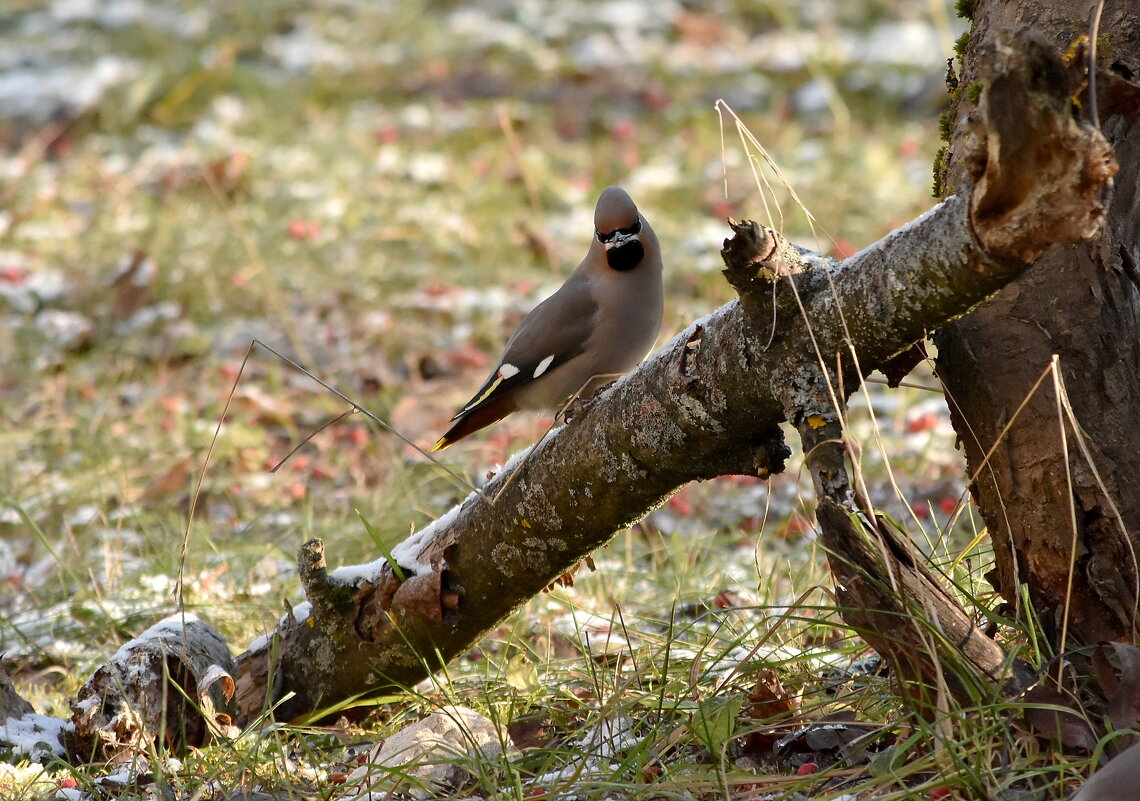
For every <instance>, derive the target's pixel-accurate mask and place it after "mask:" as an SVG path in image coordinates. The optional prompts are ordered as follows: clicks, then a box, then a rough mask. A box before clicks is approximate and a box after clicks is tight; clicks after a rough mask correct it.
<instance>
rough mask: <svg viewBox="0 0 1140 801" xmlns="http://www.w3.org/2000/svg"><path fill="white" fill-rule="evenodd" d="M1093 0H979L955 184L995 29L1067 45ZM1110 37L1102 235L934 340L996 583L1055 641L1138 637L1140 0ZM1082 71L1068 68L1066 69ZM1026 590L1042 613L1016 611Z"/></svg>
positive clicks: (1113, 16)
mask: <svg viewBox="0 0 1140 801" xmlns="http://www.w3.org/2000/svg"><path fill="white" fill-rule="evenodd" d="M1092 5H1095V4H1092ZM1089 6H1090V3H1088V2H1083V1H1082V2H1076V1H1075V0H1022V1H1021V2H1007V0H979V2H978V3H977V6H976V8H975V11H974V17H973V29H972V31H971V33H970V44H969V47H968V48H967V50H966V52H965V56H964V64H963V74H962V75H961V76H960V86H959V88H958V90H957V91H956V93H955V94H956V103H955V106H954V108H953V110H952V122H953V125H952V137H951V141H950V147H949V151H948V159H947V162H946V164H947V170H946V175H945V180H944V185H945V186H946V187H948V188H947V190H946V191H947V192H948V193H949V192H952V191H954V190H953V187H955V186H959V185H961V184H962V183H963V182H964V180H965V176H966V173H967V171H968V169H969V163H968V162H969V157H968V156H967V155H966V152H967V150H968V149H969V147H970V144H969V140H970V138H971V137H972V136H973V135H974V133H973V131H974V127H975V126H974V123H973V122H972V116H973V115H976V113H977V107H976V105H975V104H974V103H973V102H971V100H970V98H971V97H972V96H973V93H972V92H971V91H970V87H971V82H972V81H975V80H976V79H978V77H979V75H980V74H981V71H982V68H981V66H980V64H979V54H980V53H982V52H983V51H984V49H985V48H986V47H987V46H988V45H989V44H990V43H992V41H993V40H994V35H995V32H996V31H1003V30H1005V31H1009V30H1016V29H1018V28H1020V27H1021V26H1023V25H1031V26H1033V27H1034V28H1036V29H1039V30H1041V31H1042V32H1043V33H1044V34H1045V36H1046V37H1047V38H1048V39H1049V40H1051V41H1052V42H1054V43H1055V44H1056V46H1057V47H1058V49H1060V50H1061V51H1065V50H1066V49H1067V48H1069V46H1070V45H1071V44H1073V43H1074V41H1075V40H1077V39H1078V37H1080V36H1081V35H1082V34H1083V33H1084V32H1085V30H1086V28H1087V17H1086V14H1087V13H1088V9H1089ZM1100 32H1101V36H1100V38H1099V40H1098V45H1099V50H1098V52H1097V54H1096V55H1097V63H1098V75H1097V78H1096V88H1097V101H1098V102H1097V103H1096V108H1097V109H1098V111H1099V123H1100V125H1101V126H1102V128H1103V131H1104V134H1105V136H1106V137H1107V139H1108V140H1109V142H1110V143H1111V144H1112V146H1113V147H1114V148H1115V151H1116V155H1117V159H1118V161H1119V164H1120V173H1119V174H1118V175H1117V177H1116V180H1115V188H1114V192H1113V194H1112V199H1111V204H1110V206H1109V210H1108V221H1107V225H1106V226H1105V228H1104V231H1103V233H1102V234H1101V235H1100V236H1099V237H1098V238H1097V239H1096V240H1094V241H1092V242H1090V243H1088V244H1061V245H1055V246H1053V247H1051V248H1050V249H1049V250H1048V251H1046V252H1045V253H1044V254H1043V255H1042V256H1041V257H1040V258H1039V259H1038V260H1037V262H1036V264H1035V265H1034V266H1033V267H1032V268H1030V269H1029V270H1028V271H1027V272H1025V273H1024V274H1022V275H1021V276H1020V277H1019V278H1018V279H1016V280H1015V281H1014V282H1012V283H1011V284H1009V285H1008V286H1007V287H1006V288H1005V289H1004V290H1002V291H1001V292H1000V293H999V294H998V296H997V297H996V298H995V299H994V300H993V301H991V302H990V303H988V304H986V305H985V306H983V307H982V308H980V309H978V310H976V311H975V312H974V313H973V314H970V315H968V316H966V317H963V318H961V319H960V320H958V321H956V322H954V323H953V324H951V325H948V326H946V327H944V328H942V329H941V330H940V331H939V332H938V333H937V334H936V335H935V337H934V341H935V343H936V344H937V346H938V362H937V363H938V374H939V376H940V377H941V379H942V381H943V384H944V385H945V387H946V393H947V400H948V402H949V405H950V410H951V416H952V420H953V423H954V427H955V429H956V430H957V432H958V435H959V438H960V441H961V443H962V446H963V447H964V449H965V453H966V459H967V464H968V467H969V474H970V477H971V478H972V479H973V483H972V484H971V491H972V492H973V495H974V498H975V500H976V502H977V503H978V506H979V508H980V510H981V514H982V517H983V519H984V521H985V523H986V526H987V527H988V529H989V532H990V535H991V538H992V541H993V544H994V551H995V557H996V569H995V570H994V571H993V572H992V573H991V574H990V576H989V578H990V580H991V582H992V583H993V584H994V586H995V588H996V589H997V590H998V591H999V592H1000V593H1001V594H1002V596H1003V597H1005V598H1006V599H1007V600H1008V601H1009V602H1010V603H1011V604H1013V605H1014V606H1015V608H1017V609H1018V612H1019V614H1021V615H1023V616H1026V615H1030V614H1033V615H1036V616H1038V618H1039V619H1040V620H1041V621H1042V622H1043V623H1044V624H1045V625H1046V626H1047V627H1048V628H1049V629H1050V630H1051V632H1052V634H1053V639H1054V642H1055V643H1056V644H1058V645H1061V644H1062V643H1061V639H1062V636H1063V635H1064V634H1065V633H1066V632H1067V638H1068V639H1067V641H1066V644H1073V643H1092V642H1096V641H1100V640H1111V639H1117V638H1120V637H1126V638H1129V639H1130V640H1135V639H1136V627H1137V607H1138V601H1140V597H1138V588H1140V584H1138V580H1137V576H1138V571H1137V552H1138V551H1140V480H1137V477H1138V476H1140V438H1138V436H1137V433H1136V431H1137V428H1136V427H1137V421H1140V271H1138V265H1140V182H1138V178H1140V90H1138V85H1137V76H1140V13H1138V6H1137V5H1136V4H1135V3H1128V2H1111V1H1110V2H1108V3H1107V4H1106V5H1105V8H1104V16H1103V19H1102V21H1101V27H1100ZM1086 63H1087V59H1086ZM1081 67H1082V64H1081V63H1080V61H1079V60H1078V61H1077V62H1076V63H1071V64H1070V65H1069V67H1068V70H1069V74H1070V75H1072V74H1074V73H1075V72H1080V70H1081ZM1092 108H1093V104H1092V103H1091V102H1090V97H1089V95H1088V93H1087V92H1086V93H1085V94H1083V95H1082V96H1081V97H1080V103H1079V112H1078V113H1080V114H1081V115H1082V116H1084V117H1086V118H1087V115H1088V114H1089V113H1091V110H1092ZM1020 112H1021V109H1020V108H1016V107H1015V113H1020ZM1055 355H1056V356H1057V357H1058V358H1057V361H1056V362H1055V364H1056V365H1057V367H1058V368H1059V369H1058V370H1057V371H1056V373H1055V374H1054V373H1050V369H1051V366H1052V365H1053V364H1054V361H1053V359H1054V356H1055ZM1043 376H1044V380H1041V379H1042V377H1043ZM1039 381H1040V383H1038V382H1039ZM1059 388H1060V390H1061V392H1060V397H1059V393H1058V389H1059ZM1069 407H1071V414H1072V419H1071V418H1070V416H1069V415H1070V412H1069ZM1074 419H1075V425H1074ZM1022 587H1025V588H1027V589H1028V597H1029V599H1030V601H1031V604H1032V609H1026V608H1021V607H1020V605H1019V598H1021V594H1020V590H1021V588H1022Z"/></svg>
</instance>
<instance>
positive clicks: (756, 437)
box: [238, 73, 1111, 718]
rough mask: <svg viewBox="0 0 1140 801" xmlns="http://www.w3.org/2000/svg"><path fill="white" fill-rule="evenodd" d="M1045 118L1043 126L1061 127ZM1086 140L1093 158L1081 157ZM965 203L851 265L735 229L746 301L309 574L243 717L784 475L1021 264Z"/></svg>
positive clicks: (459, 627) (1092, 140)
mask: <svg viewBox="0 0 1140 801" xmlns="http://www.w3.org/2000/svg"><path fill="white" fill-rule="evenodd" d="M1001 74H1002V75H1005V74H1006V73H1001ZM1034 88H1035V89H1036V88H1037V87H1034ZM1056 107H1057V104H1054V105H1053V106H1052V108H1054V109H1055V108H1056ZM1061 113H1067V112H1066V111H1064V110H1063V111H1062V112H1061ZM1054 123H1056V121H1055V120H1054V121H1051V123H1050V126H1052V127H1050V126H1044V134H1043V135H1047V134H1048V131H1050V130H1058V129H1064V130H1066V131H1067V130H1068V129H1067V128H1066V127H1065V126H1061V125H1060V124H1059V123H1056V124H1054ZM985 124H986V120H985V119H983V120H981V121H980V126H981V127H980V130H981V131H983V133H984V129H985ZM1081 130H1082V137H1083V138H1074V137H1059V138H1058V141H1057V142H1055V146H1056V147H1057V148H1062V147H1063V148H1067V149H1069V150H1071V151H1073V153H1072V158H1074V159H1076V160H1078V161H1079V162H1080V163H1082V164H1089V163H1091V164H1094V165H1096V164H1101V165H1103V164H1104V163H1105V159H1104V158H1103V153H1104V152H1105V151H1104V148H1103V146H1101V145H1100V144H1099V143H1100V142H1102V141H1103V140H1098V139H1097V137H1098V136H1099V135H1098V134H1096V132H1095V131H1087V130H1086V129H1081ZM991 135H997V136H1002V135H1003V134H1002V132H1001V131H1000V130H997V131H994V132H993V133H992V134H991ZM984 141H989V140H988V139H984ZM1095 147H1100V148H1101V150H1100V151H1098V155H1097V157H1096V158H1090V157H1089V151H1090V148H1095ZM979 153H984V154H985V155H984V157H983V156H981V155H979V157H978V161H979V164H980V165H982V166H983V167H984V168H986V169H987V170H988V169H989V166H990V161H987V159H988V160H991V161H992V160H993V159H997V160H998V162H999V163H1002V162H1001V160H1002V159H1005V158H1007V157H1008V153H1007V151H1006V150H1004V149H1001V148H997V149H994V150H993V152H992V153H991V152H989V151H987V150H985V149H982V150H980V151H979ZM1011 168H1012V169H1015V170H1022V169H1025V160H1024V159H1020V160H1019V159H1017V158H1013V159H1012V161H1011ZM1106 172H1107V175H1105V174H1104V173H1106ZM1110 175H1111V171H1108V170H1105V169H1101V170H1100V171H1099V172H1098V171H1096V170H1080V171H1077V172H1076V173H1075V174H1074V172H1073V171H1072V170H1059V171H1051V172H1050V173H1049V176H1048V180H1049V181H1050V182H1051V188H1050V189H1049V191H1048V192H1045V193H1044V194H1042V193H1041V192H1038V191H1034V192H1031V193H1021V194H1020V195H1019V196H1020V197H1022V198H1025V199H1030V200H1031V201H1032V203H1033V204H1035V205H1037V206H1039V207H1040V206H1042V205H1044V206H1047V207H1050V208H1053V207H1056V206H1057V204H1060V203H1062V202H1064V203H1066V204H1068V207H1069V208H1070V209H1073V208H1074V207H1075V206H1076V205H1078V204H1080V203H1083V204H1084V208H1083V211H1082V212H1081V213H1082V214H1083V220H1085V221H1086V222H1087V221H1089V220H1095V219H1097V215H1098V213H1099V214H1102V213H1103V209H1100V211H1099V212H1098V208H1099V200H1098V198H1099V192H1093V193H1090V192H1087V191H1083V189H1082V188H1083V187H1084V186H1085V185H1086V184H1088V183H1089V182H1094V181H1095V180H1098V179H1099V180H1100V182H1101V184H1103V183H1104V181H1107V179H1108V177H1109V176H1110ZM1026 180H1029V181H1032V180H1033V177H1032V176H1030V177H1029V178H1027V179H1026ZM1073 180H1076V181H1077V182H1078V183H1080V185H1081V186H1080V187H1078V186H1074V185H1073V183H1072V181H1073ZM1066 181H1068V182H1066ZM991 183H992V182H991ZM1098 186H1099V185H1098ZM1008 202H1009V203H1013V201H1008ZM974 205H975V204H974V203H973V202H972V200H971V198H970V196H969V195H966V196H956V197H951V198H949V199H948V200H946V201H945V202H943V203H941V204H939V205H938V206H936V207H935V208H934V209H932V210H931V211H929V212H928V213H926V214H924V215H923V216H922V217H920V218H919V219H917V220H915V221H914V222H912V223H910V224H909V225H907V226H905V227H904V228H902V229H900V230H898V231H896V232H894V233H892V234H891V235H889V236H888V237H886V238H885V239H883V240H882V241H881V242H879V243H877V244H875V245H873V246H872V247H869V248H867V249H866V250H864V251H862V252H861V253H858V254H856V255H855V256H852V257H851V258H849V259H846V260H844V261H840V262H835V261H831V260H827V259H823V258H820V257H817V256H812V255H810V254H807V253H806V252H804V251H802V250H799V249H797V248H794V247H792V246H790V245H788V244H787V243H786V242H784V240H783V239H782V238H781V237H780V236H779V235H778V234H776V233H775V232H772V231H767V230H765V231H759V230H754V229H753V228H752V226H747V229H748V233H747V238H748V239H749V240H751V243H752V244H748V243H744V244H740V242H741V236H740V235H738V236H737V238H736V240H735V242H736V243H737V244H733V243H730V242H726V245H725V254H726V260H727V262H729V264H728V270H727V271H726V272H727V273H728V274H729V275H730V277H731V279H732V283H733V285H734V286H735V287H736V288H737V291H738V292H739V293H740V295H741V298H740V300H736V301H733V302H731V303H728V304H726V305H725V306H723V307H721V308H720V309H718V310H716V311H715V312H713V313H712V314H710V315H708V316H707V317H705V318H702V319H700V320H698V321H696V322H694V323H692V324H691V325H690V326H689V327H688V328H686V329H685V330H684V331H682V332H681V333H680V334H678V335H677V336H676V337H674V338H673V339H672V340H671V341H670V342H669V343H667V344H666V345H665V346H664V347H662V348H661V349H660V350H659V351H657V352H656V353H655V354H653V356H651V357H650V358H649V359H648V360H647V361H646V362H645V363H644V364H643V365H642V366H641V368H640V369H639V370H638V371H637V372H636V373H634V374H632V375H630V376H627V377H626V378H624V379H622V380H621V381H619V382H618V383H617V384H615V385H614V386H613V387H611V388H609V389H608V390H606V391H605V392H603V393H602V394H601V395H599V396H598V397H597V398H595V399H594V401H593V402H592V403H591V404H589V405H588V406H587V407H586V408H585V410H584V411H582V412H580V413H579V414H577V415H576V416H575V418H574V419H573V421H572V422H571V423H570V424H568V425H566V426H564V427H562V428H561V429H559V430H558V431H557V432H555V434H554V435H553V436H551V437H549V438H547V439H546V440H544V441H543V442H541V443H540V444H539V445H538V446H536V447H535V449H534V451H533V453H532V454H531V455H530V457H529V459H528V460H527V461H526V462H525V464H522V465H521V466H520V465H519V463H518V461H514V463H512V464H509V465H508V466H507V467H506V468H504V469H503V470H502V471H500V473H499V474H498V475H496V476H495V477H494V478H493V479H492V480H491V481H490V482H489V483H488V485H487V486H486V488H485V490H484V492H485V494H486V496H488V497H496V496H498V498H497V501H496V502H495V503H494V504H491V503H489V502H488V501H487V500H486V499H485V498H484V497H483V496H480V495H472V496H470V497H468V498H467V499H466V500H465V501H464V502H463V503H462V504H461V506H459V507H458V508H457V509H455V510H452V512H450V513H448V514H447V515H445V516H444V517H443V518H441V519H440V520H439V521H437V523H436V524H434V525H432V526H429V527H428V528H427V529H425V530H423V531H421V532H419V533H417V534H416V535H413V537H412V538H411V539H409V540H408V541H406V542H404V543H403V544H402V545H401V546H399V547H398V548H397V549H396V551H395V552H394V555H395V556H396V558H397V560H398V561H399V564H400V568H401V571H400V572H401V574H402V575H403V577H404V578H403V580H401V579H400V578H398V577H397V574H396V572H394V571H393V570H392V568H391V567H390V566H388V565H382V566H381V565H379V564H377V565H374V566H369V567H368V568H366V569H361V570H360V571H359V573H358V574H357V575H354V576H346V575H344V574H335V573H334V574H332V575H329V574H327V573H325V572H324V570H323V562H322V563H321V565H320V569H319V570H318V569H314V570H306V573H305V578H304V582H305V587H306V592H307V594H308V595H309V598H310V601H312V611H311V612H310V615H309V617H308V618H301V616H299V615H298V616H296V617H294V616H289V617H288V618H287V619H286V620H285V621H283V622H282V624H281V626H280V627H279V630H278V632H277V635H278V639H277V644H278V645H277V647H276V650H275V653H276V654H277V655H278V657H277V660H276V661H274V660H273V659H269V658H268V657H267V651H266V650H265V649H261V650H256V651H251V652H248V653H246V654H243V655H242V656H241V657H239V660H238V663H239V680H238V684H239V703H240V704H241V706H242V709H243V711H244V713H245V714H246V715H247V716H248V715H251V714H255V713H256V712H257V711H259V709H260V708H262V707H263V706H265V705H266V704H269V703H272V702H275V701H278V700H280V699H282V698H284V697H285V696H286V694H288V693H292V694H293V695H292V696H291V697H290V698H288V700H285V701H284V702H282V703H281V704H280V705H279V707H278V708H277V710H276V713H277V715H278V716H279V717H283V718H294V717H297V716H302V715H307V714H310V713H312V712H313V711H314V710H318V709H320V707H321V706H322V705H327V704H331V703H334V702H337V701H340V700H343V699H347V698H350V697H353V696H356V695H359V694H362V693H366V692H372V691H379V690H381V689H382V688H384V687H390V686H410V685H412V684H414V683H416V682H417V681H419V680H420V679H422V678H424V676H425V675H427V674H428V673H429V672H430V671H434V670H436V669H438V668H439V667H440V666H441V665H442V664H443V663H445V662H446V661H447V660H449V659H451V658H452V657H453V656H455V655H456V654H457V653H460V652H461V651H463V650H464V649H466V648H468V647H470V646H471V645H472V644H473V643H474V642H475V641H476V640H477V639H478V638H479V636H480V635H482V634H483V633H484V632H485V631H487V630H488V629H490V628H491V627H492V626H493V625H495V624H496V623H497V622H498V621H499V620H501V619H502V618H503V617H504V616H505V615H507V614H508V613H509V612H510V611H512V610H513V609H514V608H515V607H516V606H518V605H519V604H521V603H522V602H524V601H525V600H527V599H528V598H530V597H532V596H533V595H535V594H536V593H538V592H540V591H541V590H542V589H543V588H544V587H546V586H547V585H548V584H549V583H550V582H551V581H553V580H554V579H555V578H556V577H558V576H559V575H561V574H562V573H563V572H564V571H565V570H567V569H568V568H569V567H571V566H572V565H574V564H575V563H576V562H578V561H579V560H580V559H582V558H583V557H584V556H586V555H587V554H589V553H590V552H591V551H592V550H593V549H595V548H597V547H598V546H599V545H602V544H604V543H605V542H607V541H608V540H609V539H610V538H611V537H613V536H614V534H615V533H616V532H618V531H620V530H622V529H623V528H625V527H627V526H629V525H630V524H632V523H633V522H635V521H637V520H639V519H641V518H642V517H643V516H644V515H645V514H647V513H648V512H649V511H651V510H652V509H654V508H655V507H656V506H658V505H659V504H660V503H662V502H663V501H664V500H665V499H666V498H668V497H669V495H670V494H671V493H673V492H674V491H675V490H676V489H678V488H679V487H681V486H683V485H684V484H685V483H687V482H689V481H693V480H700V479H705V478H709V477H712V476H716V475H721V474H728V473H748V474H751V475H757V476H761V477H766V476H768V475H770V474H771V473H774V472H779V471H780V470H781V469H782V467H783V463H784V459H785V458H786V456H787V455H788V451H787V449H786V447H785V446H784V444H783V440H782V436H781V434H780V430H779V428H778V426H779V424H780V423H781V422H783V421H784V420H785V419H789V420H790V422H792V423H793V424H796V425H801V424H802V423H803V422H804V421H805V420H807V419H808V418H810V417H811V416H812V415H816V414H818V415H823V416H824V417H834V416H835V414H836V412H835V408H836V403H842V402H843V400H844V399H845V398H846V395H847V394H848V393H849V392H850V391H852V390H853V389H854V388H855V387H856V386H858V383H859V380H860V378H859V376H860V375H861V374H866V373H869V372H870V371H871V370H872V369H874V368H876V367H878V366H879V365H881V364H883V363H884V362H885V361H887V360H888V359H889V358H890V357H891V356H893V355H895V354H897V353H899V352H900V351H902V350H904V349H905V348H907V347H909V346H910V345H911V344H912V343H914V342H915V341H917V340H920V339H922V338H923V337H924V336H925V335H926V333H927V331H929V330H932V329H934V328H936V327H938V326H940V325H942V324H944V323H946V322H947V321H949V320H952V319H954V318H955V317H957V316H959V315H962V314H964V313H966V312H967V311H969V310H970V309H971V308H973V307H974V306H975V305H977V304H978V303H981V302H982V301H984V300H985V299H986V298H988V297H990V296H991V295H992V294H993V293H994V292H996V291H997V290H998V289H1000V288H1001V286H1003V285H1004V284H1005V283H1006V282H1008V281H1009V280H1010V279H1012V278H1013V277H1015V276H1016V275H1018V274H1019V273H1020V272H1021V270H1023V269H1024V268H1025V266H1026V264H1025V262H1024V261H1022V260H1021V259H1020V258H1017V256H1018V254H1020V253H1026V252H1031V251H1032V248H1028V247H1026V246H1025V243H1024V242H1021V241H1020V240H1018V241H1019V242H1020V244H1019V245H1018V246H1016V247H1007V246H1003V247H999V248H996V249H991V248H990V247H989V246H987V245H986V244H984V243H983V242H988V241H991V240H993V241H1008V240H1000V239H996V238H995V237H997V236H998V235H1000V234H1005V233H1008V232H1006V231H1005V229H1004V228H1003V227H1002V224H1001V222H1000V220H999V221H993V220H991V221H989V222H990V223H992V224H988V225H987V227H986V228H985V237H986V238H985V239H984V240H982V241H980V240H979V239H978V238H977V237H976V236H975V233H974V232H975V226H974V224H973V222H972V220H971V212H970V210H971V208H972V207H973V206H974ZM1013 206H1015V208H1010V207H1007V208H1006V209H1005V212H1003V214H1002V215H1001V216H1002V218H1003V219H1005V220H1010V221H1013V222H1012V223H1011V224H1016V225H1018V226H1020V227H1021V228H1022V229H1023V230H1024V229H1025V226H1026V225H1027V221H1030V220H1031V219H1032V214H1031V210H1030V209H1022V208H1021V207H1020V206H1016V203H1013ZM1011 211H1012V212H1013V213H1009V212H1011ZM1039 213H1044V212H1043V211H1040V210H1039ZM1088 227H1089V226H1088V225H1087V224H1083V225H1082V227H1081V230H1082V231H1087V230H1088ZM1032 230H1033V231H1034V233H1033V237H1035V241H1036V242H1038V243H1039V244H1040V243H1044V242H1045V240H1046V239H1049V237H1058V236H1061V237H1063V236H1072V235H1073V232H1072V230H1071V229H1070V228H1060V227H1049V226H1033V227H1032ZM1050 241H1059V240H1058V239H1056V238H1054V239H1052V240H1050ZM995 253H996V254H999V255H994V254H995ZM773 295H774V296H773ZM773 309H774V311H773ZM821 368H822V369H824V370H826V371H828V372H829V373H830V374H832V375H834V376H835V377H836V379H837V386H838V390H836V391H835V392H833V393H832V394H833V395H834V397H829V396H828V395H827V394H821V393H820V392H819V391H818V383H817V381H816V378H817V373H818V371H819V370H820V369H821ZM515 472H518V475H517V476H513V475H512V474H513V473H515ZM508 478H509V479H510V481H509V484H508ZM500 490H501V491H502V495H501V496H499V495H498V494H499V492H500ZM306 549H307V552H308V553H313V552H315V551H316V550H318V548H317V547H316V546H314V545H308V546H306ZM304 561H306V562H313V563H314V564H315V563H316V562H314V560H313V559H312V558H311V557H309V558H306V560H304ZM316 561H320V560H316Z"/></svg>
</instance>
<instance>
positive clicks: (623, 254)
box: [606, 239, 645, 273]
mask: <svg viewBox="0 0 1140 801" xmlns="http://www.w3.org/2000/svg"><path fill="white" fill-rule="evenodd" d="M644 256H645V248H643V247H642V246H641V242H639V241H638V240H636V239H631V240H629V241H628V242H626V243H625V244H623V245H621V246H620V247H616V248H611V249H610V250H607V251H606V262H607V263H608V264H609V265H610V267H612V268H613V269H615V270H617V271H618V272H620V273H623V272H625V271H626V270H632V269H633V268H634V267H636V266H637V265H638V264H640V263H641V259H642V258H643V257H644Z"/></svg>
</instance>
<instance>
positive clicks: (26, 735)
mask: <svg viewBox="0 0 1140 801" xmlns="http://www.w3.org/2000/svg"><path fill="white" fill-rule="evenodd" d="M71 730H72V726H71V724H70V723H68V722H67V721H65V720H61V719H59V718H52V717H48V716H47V715H37V714H34V713H32V714H27V715H24V716H23V717H19V718H8V719H7V720H6V721H4V722H2V723H0V743H5V744H7V745H9V746H10V747H11V748H12V750H13V751H14V752H15V753H17V754H22V755H24V756H28V757H32V758H33V759H37V758H41V757H45V756H63V753H64V748H63V740H62V736H63V733H64V732H66V731H71Z"/></svg>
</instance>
